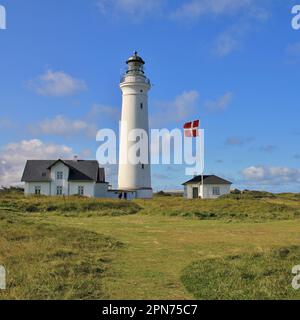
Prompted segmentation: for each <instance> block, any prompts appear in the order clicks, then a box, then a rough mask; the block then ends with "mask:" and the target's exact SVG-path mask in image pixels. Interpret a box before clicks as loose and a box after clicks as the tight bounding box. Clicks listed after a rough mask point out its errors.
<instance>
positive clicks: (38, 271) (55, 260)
mask: <svg viewBox="0 0 300 320" xmlns="http://www.w3.org/2000/svg"><path fill="white" fill-rule="evenodd" d="M0 229H1V234H0V246H1V251H0V261H1V264H2V265H5V267H6V270H7V272H8V274H7V290H5V291H0V300H1V299H105V298H108V297H107V294H106V293H105V290H104V288H103V285H102V279H103V277H104V275H105V274H106V273H107V272H110V271H109V265H110V262H111V260H112V257H113V253H114V251H117V250H119V248H122V247H123V244H122V243H121V242H119V241H116V240H114V239H112V238H110V237H107V236H104V235H101V234H97V233H94V232H89V231H84V230H80V229H76V228H71V227H57V226H55V225H50V224H45V223H38V222H37V223H35V222H33V221H32V220H30V221H29V220H27V219H26V217H22V216H21V215H17V214H8V213H7V212H5V213H3V212H2V213H0Z"/></svg>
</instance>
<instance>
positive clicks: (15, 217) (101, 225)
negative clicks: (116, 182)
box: [0, 192, 300, 299]
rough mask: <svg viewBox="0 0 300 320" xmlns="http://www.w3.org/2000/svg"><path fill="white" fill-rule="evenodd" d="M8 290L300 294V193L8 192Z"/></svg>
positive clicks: (0, 206)
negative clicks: (204, 196)
mask: <svg viewBox="0 0 300 320" xmlns="http://www.w3.org/2000/svg"><path fill="white" fill-rule="evenodd" d="M0 232H1V233H0V248H1V249H0V265H4V266H5V268H6V270H7V290H6V291H0V299H300V291H296V290H294V289H293V288H292V286H291V282H292V279H293V275H292V268H293V266H294V265H299V264H300V196H299V194H282V195H276V196H274V195H270V194H261V193H248V194H246V195H242V196H240V195H232V196H229V197H225V198H223V199H218V200H205V201H203V200H192V201H187V200H184V199H181V198H177V197H156V198H155V199H154V200H151V201H143V200H137V201H133V202H125V201H119V200H116V201H112V200H93V199H85V198H77V197H74V198H70V199H64V198H43V197H41V198H24V197H23V196H22V195H20V194H18V193H12V192H2V193H0Z"/></svg>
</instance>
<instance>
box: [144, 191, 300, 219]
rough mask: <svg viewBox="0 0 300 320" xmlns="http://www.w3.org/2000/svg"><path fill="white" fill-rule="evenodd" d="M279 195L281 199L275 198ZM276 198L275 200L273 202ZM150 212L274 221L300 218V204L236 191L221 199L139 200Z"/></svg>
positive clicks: (145, 210) (187, 216)
mask: <svg viewBox="0 0 300 320" xmlns="http://www.w3.org/2000/svg"><path fill="white" fill-rule="evenodd" d="M274 199H279V202H277V203H276V202H274ZM272 201H273V202H272ZM138 203H139V204H140V205H141V206H142V207H143V210H142V213H143V214H147V215H154V214H160V215H164V216H170V217H172V216H180V217H184V218H194V219H199V220H225V221H229V222H230V221H252V222H263V221H274V220H288V219H296V218H300V205H299V203H297V206H293V205H289V204H286V203H285V200H282V199H281V198H276V197H267V198H253V199H249V197H248V195H246V196H245V198H240V196H239V198H235V195H231V196H230V197H224V198H220V199H217V200H198V199H197V200H190V201H186V200H184V199H182V198H176V197H173V198H170V197H166V198H155V199H153V200H152V201H151V202H149V203H147V205H143V203H142V202H141V201H139V202H138Z"/></svg>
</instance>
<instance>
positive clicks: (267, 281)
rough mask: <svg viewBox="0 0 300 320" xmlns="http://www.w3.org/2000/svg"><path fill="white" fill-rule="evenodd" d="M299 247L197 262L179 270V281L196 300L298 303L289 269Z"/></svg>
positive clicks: (299, 249)
mask: <svg viewBox="0 0 300 320" xmlns="http://www.w3.org/2000/svg"><path fill="white" fill-rule="evenodd" d="M299 255H300V247H299V246H292V247H289V248H281V249H276V250H272V251H270V252H260V253H254V254H242V255H232V256H227V257H225V258H218V259H208V260H201V261H197V262H194V263H192V264H191V265H189V266H188V267H186V268H185V269H184V270H183V273H182V276H181V280H182V282H183V284H184V285H185V286H186V288H187V289H188V291H189V292H191V293H192V294H193V295H194V297H195V298H196V299H201V300H224V299H225V300H244V299H246V300H262V299H264V300H265V299H280V300H282V299H300V291H299V290H298V291H297V290H294V289H293V287H292V285H291V283H292V279H293V277H294V276H293V275H292V267H293V266H295V265H298V264H299Z"/></svg>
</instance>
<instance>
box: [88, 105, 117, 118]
mask: <svg viewBox="0 0 300 320" xmlns="http://www.w3.org/2000/svg"><path fill="white" fill-rule="evenodd" d="M120 112H121V109H120V108H116V107H110V106H105V105H102V104H94V105H93V107H92V109H91V111H90V112H89V113H88V115H87V118H88V119H95V117H101V119H109V120H114V121H116V122H117V121H119V120H120V117H121V114H120Z"/></svg>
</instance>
